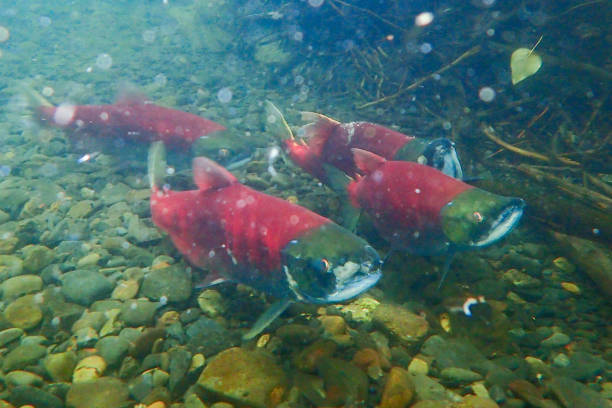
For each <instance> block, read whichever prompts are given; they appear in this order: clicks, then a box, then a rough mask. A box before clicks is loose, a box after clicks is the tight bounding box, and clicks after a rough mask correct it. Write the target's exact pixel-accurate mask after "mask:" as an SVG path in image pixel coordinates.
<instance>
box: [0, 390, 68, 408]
mask: <svg viewBox="0 0 612 408" xmlns="http://www.w3.org/2000/svg"><path fill="white" fill-rule="evenodd" d="M9 400H10V401H11V403H13V404H15V405H16V406H19V407H21V406H26V405H29V406H32V407H45V408H64V403H63V402H62V400H60V399H59V398H58V397H56V396H55V395H53V394H51V393H48V392H46V391H44V390H41V389H40V388H36V387H31V386H29V385H20V386H17V387H14V388H13V389H11V393H10V398H9Z"/></svg>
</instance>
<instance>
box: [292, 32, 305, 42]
mask: <svg viewBox="0 0 612 408" xmlns="http://www.w3.org/2000/svg"><path fill="white" fill-rule="evenodd" d="M293 39H294V40H295V41H298V42H301V41H302V40H303V39H304V33H303V32H301V31H296V32H295V33H293Z"/></svg>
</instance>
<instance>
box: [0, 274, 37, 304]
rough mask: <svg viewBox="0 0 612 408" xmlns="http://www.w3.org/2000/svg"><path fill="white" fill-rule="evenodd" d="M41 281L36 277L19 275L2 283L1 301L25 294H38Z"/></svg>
mask: <svg viewBox="0 0 612 408" xmlns="http://www.w3.org/2000/svg"><path fill="white" fill-rule="evenodd" d="M42 286H43V281H42V279H41V278H40V276H37V275H19V276H15V277H12V278H9V279H7V280H5V281H4V282H2V285H0V289H1V290H2V297H3V299H12V298H16V297H19V296H21V295H25V294H26V293H32V292H38V291H39V290H41V289H42Z"/></svg>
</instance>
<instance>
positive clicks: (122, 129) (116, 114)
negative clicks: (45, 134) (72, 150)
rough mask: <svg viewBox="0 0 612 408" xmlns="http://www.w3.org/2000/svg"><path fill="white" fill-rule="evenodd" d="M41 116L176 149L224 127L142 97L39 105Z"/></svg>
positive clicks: (72, 128) (84, 130) (71, 127)
mask: <svg viewBox="0 0 612 408" xmlns="http://www.w3.org/2000/svg"><path fill="white" fill-rule="evenodd" d="M38 116H39V120H40V121H41V122H43V123H46V124H49V125H52V126H57V127H60V128H63V129H69V130H70V131H72V132H74V133H75V134H78V133H84V134H87V135H91V136H95V137H109V138H125V139H128V140H137V141H141V142H146V143H149V142H154V141H158V140H159V141H162V142H164V144H165V145H167V146H171V147H176V148H186V147H189V146H191V144H192V143H193V142H194V141H195V140H197V139H198V138H200V137H202V136H205V135H207V134H209V133H212V132H216V131H220V130H224V129H225V127H223V126H222V125H220V124H218V123H215V122H213V121H210V120H207V119H204V118H201V117H200V116H197V115H193V114H191V113H187V112H182V111H179V110H176V109H169V108H165V107H162V106H158V105H155V104H153V103H151V102H149V101H142V100H133V101H132V100H127V101H121V102H118V103H116V104H113V105H80V106H78V105H69V104H61V105H59V106H39V107H38Z"/></svg>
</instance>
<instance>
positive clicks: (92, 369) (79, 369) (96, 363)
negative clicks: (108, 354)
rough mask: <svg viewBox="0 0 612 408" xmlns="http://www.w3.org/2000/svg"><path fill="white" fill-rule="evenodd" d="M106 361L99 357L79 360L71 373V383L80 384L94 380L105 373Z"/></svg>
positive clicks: (92, 356) (94, 356) (93, 356)
mask: <svg viewBox="0 0 612 408" xmlns="http://www.w3.org/2000/svg"><path fill="white" fill-rule="evenodd" d="M106 367H107V364H106V361H104V359H103V358H102V357H101V356H97V355H91V356H87V357H85V358H84V359H82V360H80V361H79V362H78V363H77V365H76V367H75V368H74V372H73V373H72V383H73V384H76V383H82V382H88V381H92V380H95V379H97V378H99V377H101V376H102V374H104V371H106Z"/></svg>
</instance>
